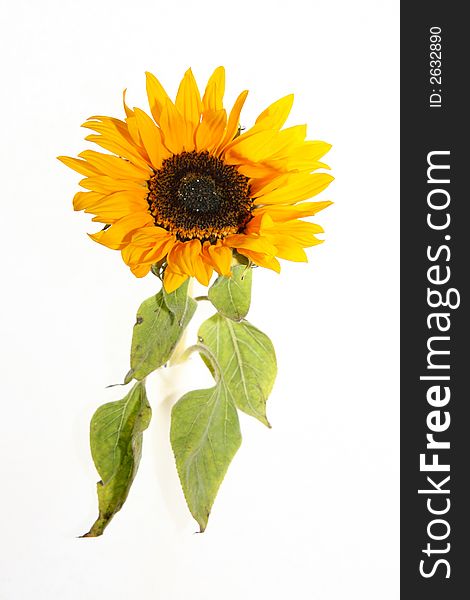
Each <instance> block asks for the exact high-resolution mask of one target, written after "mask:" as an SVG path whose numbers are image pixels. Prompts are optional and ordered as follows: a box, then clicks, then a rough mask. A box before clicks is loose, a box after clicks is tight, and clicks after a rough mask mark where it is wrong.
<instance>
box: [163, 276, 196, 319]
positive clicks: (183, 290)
mask: <svg viewBox="0 0 470 600" xmlns="http://www.w3.org/2000/svg"><path fill="white" fill-rule="evenodd" d="M189 281H190V280H189V279H186V281H185V282H184V283H182V284H181V285H180V287H179V288H177V289H176V290H175V291H174V292H171V293H170V294H169V293H168V292H166V291H165V288H162V292H163V299H164V300H165V304H166V307H167V308H168V310H169V311H170V312H172V313H173V314H174V315H175V317H176V319H177V320H178V323H179V324H180V325H182V324H183V323H184V318H185V316H186V314H187V312H188V310H191V308H192V307H194V310H195V309H196V306H197V302H196V301H195V300H193V299H192V298H191V297H190V296H188V286H189ZM193 312H194V311H193Z"/></svg>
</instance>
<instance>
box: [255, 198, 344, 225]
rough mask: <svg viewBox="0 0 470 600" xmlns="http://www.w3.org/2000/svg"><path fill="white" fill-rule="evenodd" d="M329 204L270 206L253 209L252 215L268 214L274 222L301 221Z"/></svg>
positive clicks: (328, 201) (306, 203) (309, 203)
mask: <svg viewBox="0 0 470 600" xmlns="http://www.w3.org/2000/svg"><path fill="white" fill-rule="evenodd" d="M331 204H333V203H332V202H331V201H330V200H325V201H324V202H302V203H301V204H295V205H290V204H288V205H284V204H270V205H266V206H261V207H260V208H255V210H254V211H253V215H254V216H257V215H264V214H268V215H269V216H270V217H271V219H272V220H273V221H274V222H277V221H290V220H292V219H301V218H303V217H311V216H313V215H316V214H317V213H318V212H320V211H321V210H323V209H325V208H327V207H328V206H330V205H331Z"/></svg>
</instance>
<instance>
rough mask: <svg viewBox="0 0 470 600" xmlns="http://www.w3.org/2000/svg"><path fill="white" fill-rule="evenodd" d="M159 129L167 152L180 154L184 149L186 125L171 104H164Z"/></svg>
mask: <svg viewBox="0 0 470 600" xmlns="http://www.w3.org/2000/svg"><path fill="white" fill-rule="evenodd" d="M160 128H161V131H162V133H163V142H164V144H165V146H166V147H167V148H168V150H169V151H170V152H172V153H173V154H180V153H181V152H182V151H183V150H184V149H185V141H186V124H185V122H184V120H183V117H182V116H181V115H180V113H179V112H178V110H177V108H176V106H175V105H174V104H173V102H166V103H165V105H164V107H163V110H162V113H161V116H160ZM186 150H188V151H190V150H191V149H190V148H186Z"/></svg>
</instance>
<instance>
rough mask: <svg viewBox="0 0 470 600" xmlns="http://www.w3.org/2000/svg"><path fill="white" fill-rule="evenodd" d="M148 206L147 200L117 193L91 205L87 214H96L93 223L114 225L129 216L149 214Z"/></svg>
mask: <svg viewBox="0 0 470 600" xmlns="http://www.w3.org/2000/svg"><path fill="white" fill-rule="evenodd" d="M147 211H148V204H147V202H146V200H145V198H138V197H136V196H135V195H133V194H132V193H131V194H129V192H115V193H113V194H108V195H107V196H102V197H101V198H99V199H98V200H97V201H96V202H94V203H90V204H89V205H88V206H87V207H86V209H85V212H86V213H92V214H95V215H96V217H95V218H94V219H93V221H96V222H98V223H109V224H111V223H114V222H116V221H118V220H119V219H121V218H122V217H126V216H127V215H131V214H135V213H138V212H147Z"/></svg>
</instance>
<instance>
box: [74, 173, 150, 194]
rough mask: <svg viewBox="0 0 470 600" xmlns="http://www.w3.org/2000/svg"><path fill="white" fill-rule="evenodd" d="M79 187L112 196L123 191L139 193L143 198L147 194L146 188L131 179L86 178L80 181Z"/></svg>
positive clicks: (97, 176)
mask: <svg viewBox="0 0 470 600" xmlns="http://www.w3.org/2000/svg"><path fill="white" fill-rule="evenodd" d="M80 185H81V186H82V187H84V188H85V189H87V190H92V191H93V192H101V193H102V194H112V193H113V192H121V191H123V190H130V191H133V190H134V191H136V192H140V193H141V194H142V196H145V195H146V193H147V187H146V186H144V185H143V184H141V183H139V182H138V181H134V180H132V179H113V178H112V177H107V176H106V175H96V176H95V177H87V178H86V179H82V180H81V181H80Z"/></svg>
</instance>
